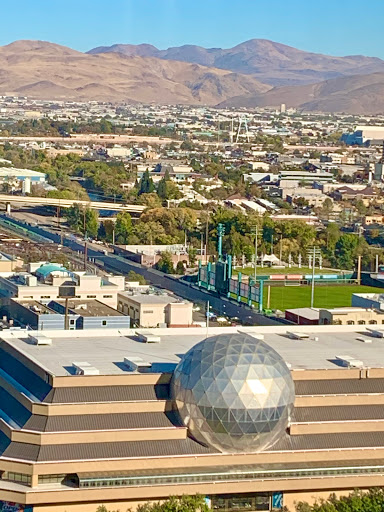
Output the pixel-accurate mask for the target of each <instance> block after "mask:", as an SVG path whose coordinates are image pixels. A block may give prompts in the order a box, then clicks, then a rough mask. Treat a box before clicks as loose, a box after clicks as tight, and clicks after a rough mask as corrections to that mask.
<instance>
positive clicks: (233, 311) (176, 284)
mask: <svg viewBox="0 0 384 512" xmlns="http://www.w3.org/2000/svg"><path fill="white" fill-rule="evenodd" d="M0 216H2V215H0ZM12 220H14V221H15V222H17V223H19V224H20V225H23V226H24V227H27V228H28V229H29V230H30V231H32V232H35V233H38V234H40V235H42V236H45V237H46V238H49V239H51V240H52V241H53V242H55V243H57V244H59V243H60V242H61V239H60V235H59V234H57V233H53V232H52V231H49V230H48V229H46V228H43V227H39V226H28V225H26V224H24V223H22V222H21V221H18V220H17V219H12ZM63 245H64V246H65V247H69V248H70V249H72V250H73V251H79V252H81V253H84V242H83V241H79V240H78V239H77V240H76V239H74V238H72V237H68V236H66V235H64V237H63ZM87 252H88V258H89V259H91V261H92V260H97V262H99V263H100V264H101V265H103V267H104V269H105V270H108V271H110V272H114V273H119V274H123V275H126V274H128V272H129V271H131V270H133V271H135V272H137V273H139V274H141V275H142V276H144V277H145V279H146V280H147V281H148V282H150V283H151V284H153V285H154V286H157V287H159V288H164V289H166V290H170V291H172V292H173V293H174V294H176V295H178V296H180V297H182V298H184V299H187V300H190V301H192V302H200V303H207V302H208V301H209V303H210V305H211V306H212V309H214V310H215V311H217V313H218V314H221V315H224V314H225V315H226V316H229V317H232V318H233V317H238V318H239V319H240V320H241V321H242V322H243V323H246V324H249V325H281V322H279V321H277V320H275V319H272V318H267V317H265V316H264V315H261V314H259V313H257V312H255V311H254V310H253V309H251V308H249V307H248V306H247V305H245V304H238V303H237V302H235V301H234V300H230V299H226V298H224V297H220V296H218V295H217V294H215V293H212V292H208V291H206V290H203V289H200V288H197V287H196V286H194V285H191V284H190V283H187V282H185V281H182V280H180V279H179V278H177V277H174V276H170V275H167V274H163V273H162V272H159V271H158V270H155V269H152V268H147V267H144V266H142V265H139V264H138V263H135V262H133V261H129V260H126V259H124V258H122V257H121V256H116V255H114V254H105V252H106V250H105V248H103V247H100V246H98V245H96V244H87Z"/></svg>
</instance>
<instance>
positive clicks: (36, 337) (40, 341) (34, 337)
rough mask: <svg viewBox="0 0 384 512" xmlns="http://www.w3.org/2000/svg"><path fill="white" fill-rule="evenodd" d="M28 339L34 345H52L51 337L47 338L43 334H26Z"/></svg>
mask: <svg viewBox="0 0 384 512" xmlns="http://www.w3.org/2000/svg"><path fill="white" fill-rule="evenodd" d="M28 341H30V342H32V343H33V344H34V345H52V338H48V337H47V336H44V335H43V334H28Z"/></svg>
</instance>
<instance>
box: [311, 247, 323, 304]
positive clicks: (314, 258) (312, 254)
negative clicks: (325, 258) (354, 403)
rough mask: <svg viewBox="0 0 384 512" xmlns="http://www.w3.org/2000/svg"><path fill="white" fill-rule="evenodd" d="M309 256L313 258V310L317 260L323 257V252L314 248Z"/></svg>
mask: <svg viewBox="0 0 384 512" xmlns="http://www.w3.org/2000/svg"><path fill="white" fill-rule="evenodd" d="M312 251H313V252H312ZM308 255H310V256H312V283H311V308H313V305H314V301H315V266H316V258H319V256H320V255H321V250H320V249H319V248H318V247H315V246H314V247H313V249H312V250H310V251H308Z"/></svg>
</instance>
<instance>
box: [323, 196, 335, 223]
mask: <svg viewBox="0 0 384 512" xmlns="http://www.w3.org/2000/svg"><path fill="white" fill-rule="evenodd" d="M332 210H333V202H332V199H331V198H330V197H327V198H326V199H325V200H324V202H323V204H322V207H321V214H322V215H324V217H325V218H326V219H329V216H330V215H331V213H332Z"/></svg>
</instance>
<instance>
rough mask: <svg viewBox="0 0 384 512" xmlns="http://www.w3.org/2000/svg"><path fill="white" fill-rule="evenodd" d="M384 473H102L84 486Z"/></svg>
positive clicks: (82, 484) (364, 470)
mask: <svg viewBox="0 0 384 512" xmlns="http://www.w3.org/2000/svg"><path fill="white" fill-rule="evenodd" d="M367 473H368V474H370V473H383V474H384V466H370V467H353V468H313V469H296V470H279V471H263V472H259V471H255V472H246V471H244V472H243V473H238V472H234V473H230V472H228V473H207V474H205V473H200V474H193V475H156V476H143V477H135V476H129V477H124V476H122V477H109V478H108V477H100V478H83V479H82V478H80V487H115V486H129V485H132V486H144V485H145V486H146V485H172V484H179V483H195V482H212V481H213V482H215V481H234V480H255V479H279V478H284V479H286V478H307V477H318V476H333V475H334V476H337V475H348V474H355V475H359V474H367Z"/></svg>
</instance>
